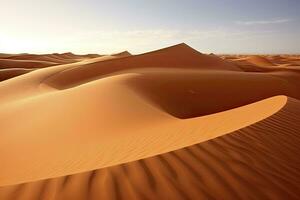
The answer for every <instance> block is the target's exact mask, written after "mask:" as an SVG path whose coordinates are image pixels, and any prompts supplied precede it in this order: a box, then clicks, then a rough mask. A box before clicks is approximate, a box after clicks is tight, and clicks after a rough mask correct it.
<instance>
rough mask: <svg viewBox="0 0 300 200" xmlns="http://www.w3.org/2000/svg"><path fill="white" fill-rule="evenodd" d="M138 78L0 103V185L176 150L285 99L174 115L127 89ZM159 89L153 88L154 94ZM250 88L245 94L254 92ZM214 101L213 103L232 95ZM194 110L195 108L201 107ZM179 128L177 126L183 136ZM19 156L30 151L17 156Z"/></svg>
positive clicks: (230, 128)
mask: <svg viewBox="0 0 300 200" xmlns="http://www.w3.org/2000/svg"><path fill="white" fill-rule="evenodd" d="M139 76H140V75H138V74H123V75H118V76H112V77H108V78H105V79H100V80H97V81H93V82H91V83H88V84H84V85H80V86H78V87H75V88H72V89H68V90H63V91H52V92H48V93H43V94H40V95H37V96H30V97H27V98H24V99H23V98H21V99H20V100H14V101H9V103H6V104H2V106H1V108H0V125H1V130H2V133H1V135H0V137H1V140H0V146H1V148H3V149H5V151H0V157H1V158H2V161H3V163H5V165H2V168H1V171H0V180H1V183H0V185H1V184H2V185H3V184H13V183H15V182H26V181H30V180H37V179H42V178H46V177H55V176H62V175H65V174H71V173H77V172H81V171H87V170H90V169H95V168H99V167H106V166H110V165H114V164H120V163H123V162H128V161H132V160H136V159H140V158H144V157H148V156H152V155H155V154H159V153H164V152H167V151H171V150H175V149H178V148H182V147H184V146H188V145H191V144H195V143H198V142H201V141H205V140H208V139H211V138H214V137H217V136H219V135H222V134H226V133H229V132H231V131H234V130H237V129H239V128H242V127H245V126H248V125H250V124H252V123H255V122H257V121H259V120H262V119H264V118H265V117H268V116H270V115H272V114H273V113H274V112H276V111H278V109H280V108H281V107H282V106H283V105H284V103H285V100H284V99H282V98H275V99H273V100H266V101H263V102H258V103H257V104H253V105H248V106H244V107H240V108H236V109H234V110H228V111H224V112H221V113H215V114H212V115H208V116H203V117H196V118H191V119H186V120H180V119H178V118H176V117H174V116H172V115H169V114H168V113H166V112H165V111H164V109H161V107H159V106H157V105H156V104H154V105H153V104H152V103H151V101H150V100H149V98H148V97H147V96H144V95H143V94H140V93H139V92H138V91H135V90H134V89H132V87H131V86H130V84H129V82H130V81H131V80H132V79H134V78H135V77H139ZM203 76H206V74H204V75H203ZM185 77H186V81H182V84H185V83H187V84H190V83H189V80H190V77H189V75H188V74H186V75H185ZM200 77H201V76H199V78H200ZM21 78H24V77H20V79H21ZM191 78H192V77H191ZM21 80H22V79H21ZM25 80H28V79H25ZM191 80H192V79H191ZM212 81H214V80H213V79H212ZM236 84H240V83H239V82H238V81H237V82H236ZM193 87H194V88H195V91H196V89H197V88H196V87H195V86H193ZM183 89H184V88H183ZM22 91H23V92H24V93H25V94H26V90H22ZM163 91H164V90H161V91H159V90H157V96H159V95H161V94H162V93H163ZM148 92H149V94H150V93H151V92H152V91H148ZM181 92H184V90H182V88H180V87H179V88H178V94H179V95H178V96H173V97H174V98H175V97H176V98H177V99H179V98H182V100H181V102H180V101H178V100H176V101H177V103H178V104H177V107H178V109H181V108H184V107H185V106H186V105H181V104H180V103H184V101H185V100H184V99H185V98H184V97H182V96H180V94H181ZM249 92H250V93H251V91H249ZM255 92H256V91H255V90H253V91H252V94H259V93H257V92H256V93H255ZM153 94H155V93H153ZM153 94H151V96H152V95H153ZM171 94H172V93H171ZM187 94H189V95H194V94H193V93H187ZM216 94H217V93H216ZM200 97H201V96H198V97H197V98H198V99H199V102H198V103H199V104H201V98H200ZM162 98H165V97H164V96H162ZM211 98H213V96H212V97H211ZM188 99H192V98H190V97H188ZM241 99H242V98H241ZM222 100H223V99H220V104H219V105H222V104H224V103H230V102H231V101H232V100H231V99H227V100H226V101H222ZM167 101H169V100H168V99H167ZM70 102H71V103H70ZM204 102H205V101H204ZM186 103H189V102H188V101H186ZM190 103H193V102H192V101H191V102H190ZM231 103H234V102H231ZM173 105H174V106H175V105H176V104H173ZM224 105H226V104H224ZM195 108H197V107H195ZM211 108H213V107H211ZM198 109H199V110H198V111H199V112H200V111H201V107H198ZM191 110H192V109H191ZM257 110H259V113H257ZM192 114H194V111H193V112H192ZM250 116H251V117H250ZM14 124H18V126H13V125H14ZM47 127H48V128H47ZM50 127H51V128H50ZM180 130H181V131H183V132H185V136H184V138H183V137H182V132H181V131H180ZM83 133H84V134H83ZM24 141H34V142H24ZM46 147H47V148H46ZM20 154H25V155H30V157H27V158H26V159H25V158H24V157H20V156H18V155H20ZM19 166H22V167H21V168H20V167H19Z"/></svg>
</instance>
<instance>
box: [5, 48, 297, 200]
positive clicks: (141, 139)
mask: <svg viewBox="0 0 300 200" xmlns="http://www.w3.org/2000/svg"><path fill="white" fill-rule="evenodd" d="M0 57H1V59H0V61H1V62H2V63H9V64H8V65H7V66H3V69H0V80H1V79H2V80H3V81H1V82H0V127H1V130H0V160H1V170H0V199H4V200H6V199H7V200H10V199H50V200H51V199H99V198H100V199H199V198H201V199H219V198H220V197H222V198H224V199H257V198H258V199H286V198H287V199H297V197H298V196H299V191H300V190H299V189H300V188H299V186H298V185H299V180H300V175H299V166H300V163H299V160H298V159H297V158H298V157H297V153H298V152H299V142H300V141H299V136H298V134H297V132H298V130H299V128H300V127H299V126H300V125H299V124H300V121H299V120H300V118H299V114H300V92H299V88H300V79H299V69H300V65H298V60H299V57H297V56H295V55H280V56H278V57H276V56H273V55H259V56H257V55H229V56H228V55H222V56H221V57H220V56H218V55H215V54H203V53H200V52H198V51H196V50H195V49H193V48H191V47H189V46H188V45H186V44H184V43H181V44H178V45H174V46H171V47H167V48H163V49H159V50H156V51H152V52H147V53H143V54H139V55H131V54H130V53H129V52H128V51H124V52H120V53H117V54H111V55H98V54H86V55H75V54H73V53H71V52H67V53H63V54H58V53H54V54H43V55H34V54H0ZM1 62H0V66H1ZM49 62H50V63H54V64H53V65H52V66H46V65H45V66H42V64H45V63H46V64H47V63H48V64H49ZM24 63H25V64H24ZM26 63H27V64H28V66H27V65H26ZM36 63H38V64H40V65H41V66H40V67H38V68H31V65H32V64H36ZM22 64H24V65H25V68H23V67H22ZM20 155H21V156H20Z"/></svg>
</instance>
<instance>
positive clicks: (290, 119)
mask: <svg viewBox="0 0 300 200" xmlns="http://www.w3.org/2000/svg"><path fill="white" fill-rule="evenodd" d="M299 115H300V103H299V101H298V100H295V99H291V98H289V99H288V102H287V104H286V105H285V106H284V108H282V109H281V110H280V111H279V112H277V113H276V114H274V115H272V116H271V117H268V118H266V119H264V120H262V121H260V122H258V123H255V124H253V125H251V126H248V127H246V128H243V129H241V130H238V131H235V132H233V133H231V134H227V135H225V136H221V137H218V138H215V139H212V140H209V141H207V142H202V143H199V144H196V145H192V146H189V147H186V148H183V149H180V150H176V151H172V152H169V153H165V154H161V155H157V156H154V157H150V158H146V159H142V160H137V161H134V162H129V163H125V164H121V165H116V166H112V167H108V168H103V169H98V170H93V171H89V172H85V173H80V174H74V175H69V176H63V177H59V178H53V179H46V180H42V181H37V182H29V183H23V184H18V185H13V186H6V187H1V188H0V198H1V199H6V200H10V199H12V200H15V199H25V200H26V199H28V200H29V199H30V200H34V199H41V200H43V199H47V200H54V199H55V200H60V199H61V200H63V199H73V200H77V199H78V200H80V199H91V200H93V199H118V200H119V199H180V200H181V199H219V198H220V197H222V199H272V200H274V199H298V197H299V195H300V185H299V180H300V161H299V159H298V158H299V157H298V153H299V151H300V146H299V143H300V139H299V136H298V131H299V129H300V119H299Z"/></svg>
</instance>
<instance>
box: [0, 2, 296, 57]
mask: <svg viewBox="0 0 300 200" xmlns="http://www.w3.org/2000/svg"><path fill="white" fill-rule="evenodd" d="M0 5H1V8H0V19H1V29H0V52H11V53H21V52H30V53H49V52H66V51H72V52H75V53H111V52H118V51H122V50H125V49H127V50H129V51H131V52H133V53H142V52H145V51H149V50H154V49H159V48H162V47H165V46H168V45H173V44H176V43H181V42H185V43H187V44H189V45H191V46H192V47H194V48H196V49H197V50H199V51H202V52H205V53H210V52H213V53H300V1H299V0H206V1H204V0H185V1H183V0H127V1H126V0H123V1H116V0H109V1H101V0H98V1H97V0H43V1H42V0H10V1H7V0H0Z"/></svg>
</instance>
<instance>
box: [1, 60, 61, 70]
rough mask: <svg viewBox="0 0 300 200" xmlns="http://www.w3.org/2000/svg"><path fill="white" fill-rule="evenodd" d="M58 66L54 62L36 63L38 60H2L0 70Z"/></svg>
mask: <svg viewBox="0 0 300 200" xmlns="http://www.w3.org/2000/svg"><path fill="white" fill-rule="evenodd" d="M53 65H57V63H54V62H47V61H36V60H11V59H0V69H8V68H44V67H49V66H53Z"/></svg>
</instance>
